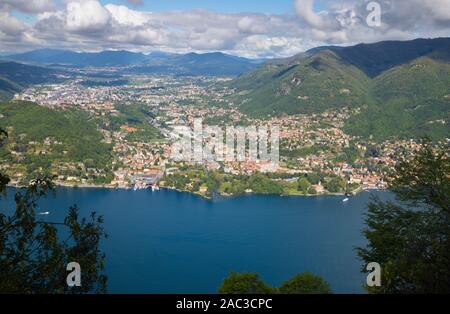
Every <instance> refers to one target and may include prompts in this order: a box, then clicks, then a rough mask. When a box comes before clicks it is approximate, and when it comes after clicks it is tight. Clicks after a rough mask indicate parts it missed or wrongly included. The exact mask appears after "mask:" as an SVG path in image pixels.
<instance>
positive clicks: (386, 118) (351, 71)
mask: <svg viewBox="0 0 450 314" xmlns="http://www.w3.org/2000/svg"><path fill="white" fill-rule="evenodd" d="M449 67H450V39H449V38H439V39H432V40H426V39H418V40H414V41H408V42H393V41H392V42H381V43H377V44H370V45H357V46H353V47H319V48H316V49H312V50H310V51H308V52H307V53H303V54H300V55H297V56H294V57H291V58H288V59H281V60H275V61H271V62H268V63H266V64H264V65H263V66H261V67H260V68H259V69H257V70H256V71H254V72H251V73H249V74H246V75H244V76H241V77H239V78H237V79H235V80H233V81H232V82H231V83H229V86H230V87H232V88H235V89H236V91H237V92H236V94H235V95H234V96H233V98H232V100H233V101H234V102H235V103H236V104H237V105H238V106H239V108H240V110H241V111H243V112H245V113H247V114H249V115H251V116H255V117H259V118H265V117H268V116H279V115H283V114H299V113H317V112H323V111H324V110H327V109H336V108H340V107H343V106H351V107H359V108H362V112H361V114H359V115H358V116H355V117H352V118H351V119H350V120H349V121H347V125H346V129H347V131H348V132H350V133H351V134H354V135H362V136H364V137H369V136H374V137H375V138H377V139H385V138H388V137H391V136H402V137H403V136H404V137H409V136H420V135H423V134H429V135H431V136H433V137H438V138H442V137H449V134H450V132H449V112H450V106H449V105H450V104H449V101H450V74H449V73H450V72H449Z"/></svg>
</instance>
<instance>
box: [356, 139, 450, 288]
mask: <svg viewBox="0 0 450 314" xmlns="http://www.w3.org/2000/svg"><path fill="white" fill-rule="evenodd" d="M388 179H389V187H390V190H391V191H392V192H393V193H394V195H395V197H396V201H395V202H394V201H387V202H382V201H381V200H379V199H376V198H375V199H373V200H372V201H371V203H370V204H369V212H368V215H367V218H366V224H367V228H366V229H365V230H364V231H363V233H364V235H365V236H366V238H367V240H368V245H367V247H365V248H358V254H359V256H360V257H361V258H362V260H363V261H364V262H365V264H366V265H367V264H368V263H370V262H377V263H379V264H380V265H381V267H382V286H381V287H370V288H369V287H368V288H367V289H368V291H369V292H370V293H449V292H450V153H449V147H448V145H447V144H442V143H441V144H438V145H435V144H433V143H432V142H431V141H430V140H429V139H424V140H423V142H422V148H421V149H420V150H418V151H417V152H414V153H413V154H412V156H409V158H405V159H404V160H401V161H400V162H399V163H398V164H397V165H396V167H395V169H394V171H393V173H392V174H391V175H390V178H388Z"/></svg>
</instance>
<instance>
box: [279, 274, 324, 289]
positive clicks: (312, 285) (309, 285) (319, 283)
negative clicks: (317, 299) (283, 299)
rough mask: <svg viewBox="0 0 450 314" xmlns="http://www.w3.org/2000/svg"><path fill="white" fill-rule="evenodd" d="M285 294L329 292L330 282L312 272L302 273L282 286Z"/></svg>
mask: <svg viewBox="0 0 450 314" xmlns="http://www.w3.org/2000/svg"><path fill="white" fill-rule="evenodd" d="M279 290H280V293H283V294H329V293H331V289H330V286H329V285H328V283H327V282H326V281H325V280H323V279H322V278H321V277H319V276H315V275H313V274H311V273H301V274H298V275H296V276H295V277H294V278H292V279H290V280H288V281H285V282H284V283H283V284H282V285H281V287H280V289H279Z"/></svg>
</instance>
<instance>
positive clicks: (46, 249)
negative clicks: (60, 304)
mask: <svg viewBox="0 0 450 314" xmlns="http://www.w3.org/2000/svg"><path fill="white" fill-rule="evenodd" d="M1 133H2V134H3V136H5V135H6V133H4V132H1ZM0 177H1V180H0V192H5V187H6V184H7V183H8V182H9V179H8V178H7V177H6V176H4V175H2V174H0ZM52 191H54V187H53V184H52V182H51V180H49V179H48V178H44V177H37V178H35V179H34V180H33V181H31V183H30V185H29V187H28V188H27V189H25V191H23V190H22V191H20V192H18V193H16V194H15V198H14V200H15V206H16V208H15V211H14V213H13V214H12V215H10V216H7V215H6V214H4V213H0V293H88V292H105V291H106V280H107V278H106V276H105V275H103V274H102V270H103V268H104V258H105V255H104V254H103V253H102V252H100V249H99V242H100V240H101V239H102V238H104V237H106V234H105V232H104V230H103V227H102V224H103V219H102V217H98V216H97V215H96V214H95V213H92V214H91V216H90V218H89V219H86V218H80V217H79V213H78V209H77V207H76V206H73V207H71V208H70V209H69V213H68V215H67V217H66V218H65V219H64V221H63V222H47V221H42V220H40V219H38V217H37V216H36V209H37V208H38V205H37V203H38V201H39V199H40V198H42V197H44V196H46V195H47V194H48V193H50V192H52ZM70 262H77V263H79V264H80V266H81V278H82V285H81V287H72V288H71V287H68V285H67V284H66V278H67V275H68V274H69V273H68V272H67V271H66V267H67V265H68V264H69V263H70Z"/></svg>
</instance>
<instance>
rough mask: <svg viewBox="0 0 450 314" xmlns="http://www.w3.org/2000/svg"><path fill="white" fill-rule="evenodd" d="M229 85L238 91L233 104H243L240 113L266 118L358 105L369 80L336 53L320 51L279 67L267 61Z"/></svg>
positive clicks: (288, 61)
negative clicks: (235, 102)
mask: <svg viewBox="0 0 450 314" xmlns="http://www.w3.org/2000/svg"><path fill="white" fill-rule="evenodd" d="M231 86H232V87H234V88H237V89H238V90H240V91H241V92H240V93H239V94H238V95H237V99H236V101H237V102H239V103H242V106H241V110H242V111H243V112H245V113H247V114H250V115H253V116H257V117H266V116H268V115H281V114H297V113H313V112H318V111H319V112H320V111H323V110H326V109H329V108H336V107H342V106H348V105H357V104H358V103H360V102H361V100H362V99H364V96H365V94H366V92H367V89H368V86H369V79H368V77H367V76H366V75H365V74H364V73H363V72H361V71H360V70H359V69H357V68H356V67H353V66H351V65H349V64H345V63H343V62H342V61H341V60H340V59H339V58H338V57H337V56H336V54H335V53H333V52H331V51H322V52H320V53H317V54H313V55H308V56H300V57H298V58H297V59H295V60H293V61H292V60H291V59H287V60H286V63H282V64H278V63H270V62H269V63H268V64H265V65H264V66H262V67H261V68H260V69H258V70H257V71H255V72H253V73H250V74H248V75H244V76H242V77H240V78H238V79H236V80H235V81H233V82H232V83H231Z"/></svg>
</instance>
